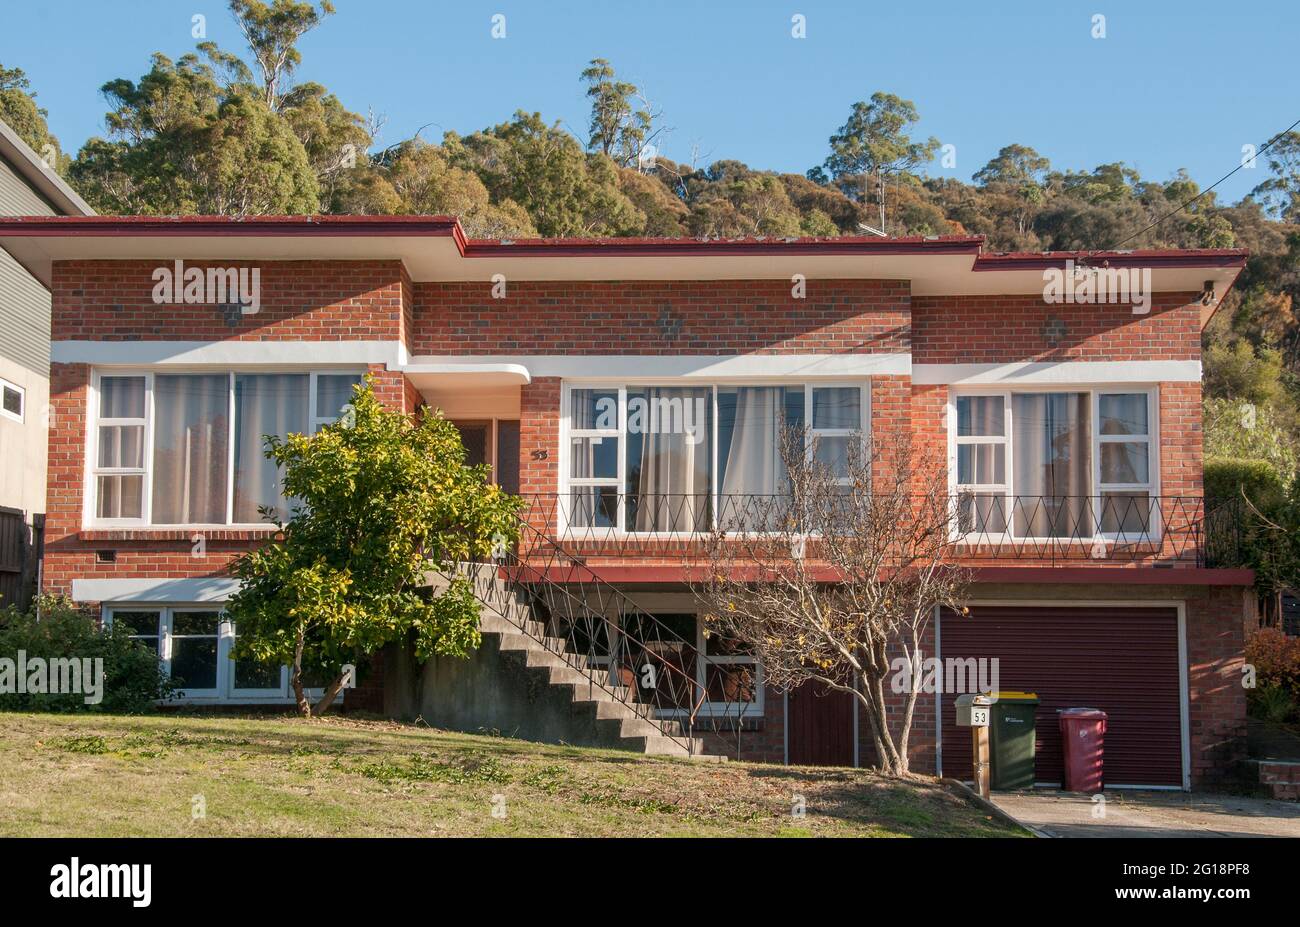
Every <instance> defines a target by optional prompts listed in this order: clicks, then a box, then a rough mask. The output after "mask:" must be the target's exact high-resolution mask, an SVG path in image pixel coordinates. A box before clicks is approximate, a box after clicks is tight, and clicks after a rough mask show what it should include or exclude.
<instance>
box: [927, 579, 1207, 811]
mask: <svg viewBox="0 0 1300 927" xmlns="http://www.w3.org/2000/svg"><path fill="white" fill-rule="evenodd" d="M967 604H968V605H970V606H972V607H979V606H981V605H992V606H996V607H1001V608H1014V607H1017V606H1024V607H1026V608H1040V607H1042V608H1172V609H1175V610H1176V611H1177V613H1178V737H1179V741H1180V742H1181V749H1180V750H1179V755H1180V758H1181V760H1182V767H1183V770H1182V771H1183V775H1182V779H1183V784H1182V786H1177V785H1130V784H1127V783H1113V784H1112V783H1109V782H1108V783H1106V788H1108V789H1145V790H1150V791H1175V792H1176V791H1183V792H1188V791H1191V788H1192V743H1191V698H1190V691H1189V685H1190V683H1189V680H1188V668H1187V600H1186V599H1090V600H1088V601H1083V602H1081V601H1079V600H1078V599H1073V600H1070V601H1062V600H1060V599H1006V598H998V599H980V598H972V599H971V600H970V602H968V603H967ZM939 619H940V609H939V608H937V607H936V608H935V610H934V656H935V659H937V660H942V659H943V648H942V639H941V638H940V633H939V628H940V623H939ZM934 726H935V735H934V754H935V755H934V766H935V775H937V776H938V777H940V778H942V777H943V693H942V692H936V693H935V695H934Z"/></svg>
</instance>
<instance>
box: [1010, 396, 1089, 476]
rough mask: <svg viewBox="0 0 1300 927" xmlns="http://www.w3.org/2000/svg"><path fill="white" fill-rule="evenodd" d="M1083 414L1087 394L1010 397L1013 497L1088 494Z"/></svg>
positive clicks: (1085, 418) (1086, 427)
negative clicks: (1013, 453) (1014, 491)
mask: <svg viewBox="0 0 1300 927" xmlns="http://www.w3.org/2000/svg"><path fill="white" fill-rule="evenodd" d="M1089 418H1090V407H1089V397H1088V394H1087V393H1037V394H1018V395H1016V396H1013V397H1012V400H1011V420H1012V431H1013V441H1014V443H1015V473H1014V478H1015V487H1016V493H1017V495H1025V496H1086V495H1087V494H1088V492H1089V485H1090V475H1091V473H1090V471H1091V468H1092V445H1091V440H1092V438H1091V428H1090V427H1089Z"/></svg>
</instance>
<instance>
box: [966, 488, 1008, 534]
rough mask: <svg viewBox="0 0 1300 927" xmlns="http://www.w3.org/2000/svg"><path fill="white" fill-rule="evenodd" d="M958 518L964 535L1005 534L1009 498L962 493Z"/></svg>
mask: <svg viewBox="0 0 1300 927" xmlns="http://www.w3.org/2000/svg"><path fill="white" fill-rule="evenodd" d="M957 518H958V524H959V525H960V530H961V532H962V533H963V534H1003V533H1005V532H1006V530H1007V497H1006V496H1000V495H993V494H991V493H962V494H961V497H960V499H959V500H958V507H957Z"/></svg>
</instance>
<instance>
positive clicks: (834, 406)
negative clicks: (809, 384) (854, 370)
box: [812, 386, 862, 428]
mask: <svg viewBox="0 0 1300 927" xmlns="http://www.w3.org/2000/svg"><path fill="white" fill-rule="evenodd" d="M812 426H813V428H861V427H862V390H860V389H858V388H857V387H856V386H834V387H821V388H818V389H814V390H813V420H812Z"/></svg>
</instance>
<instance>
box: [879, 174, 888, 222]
mask: <svg viewBox="0 0 1300 927" xmlns="http://www.w3.org/2000/svg"><path fill="white" fill-rule="evenodd" d="M876 199H878V200H880V231H882V232H888V231H889V229H887V228H885V175H884V172H883V171H881V170H879V169H877V170H876Z"/></svg>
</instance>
